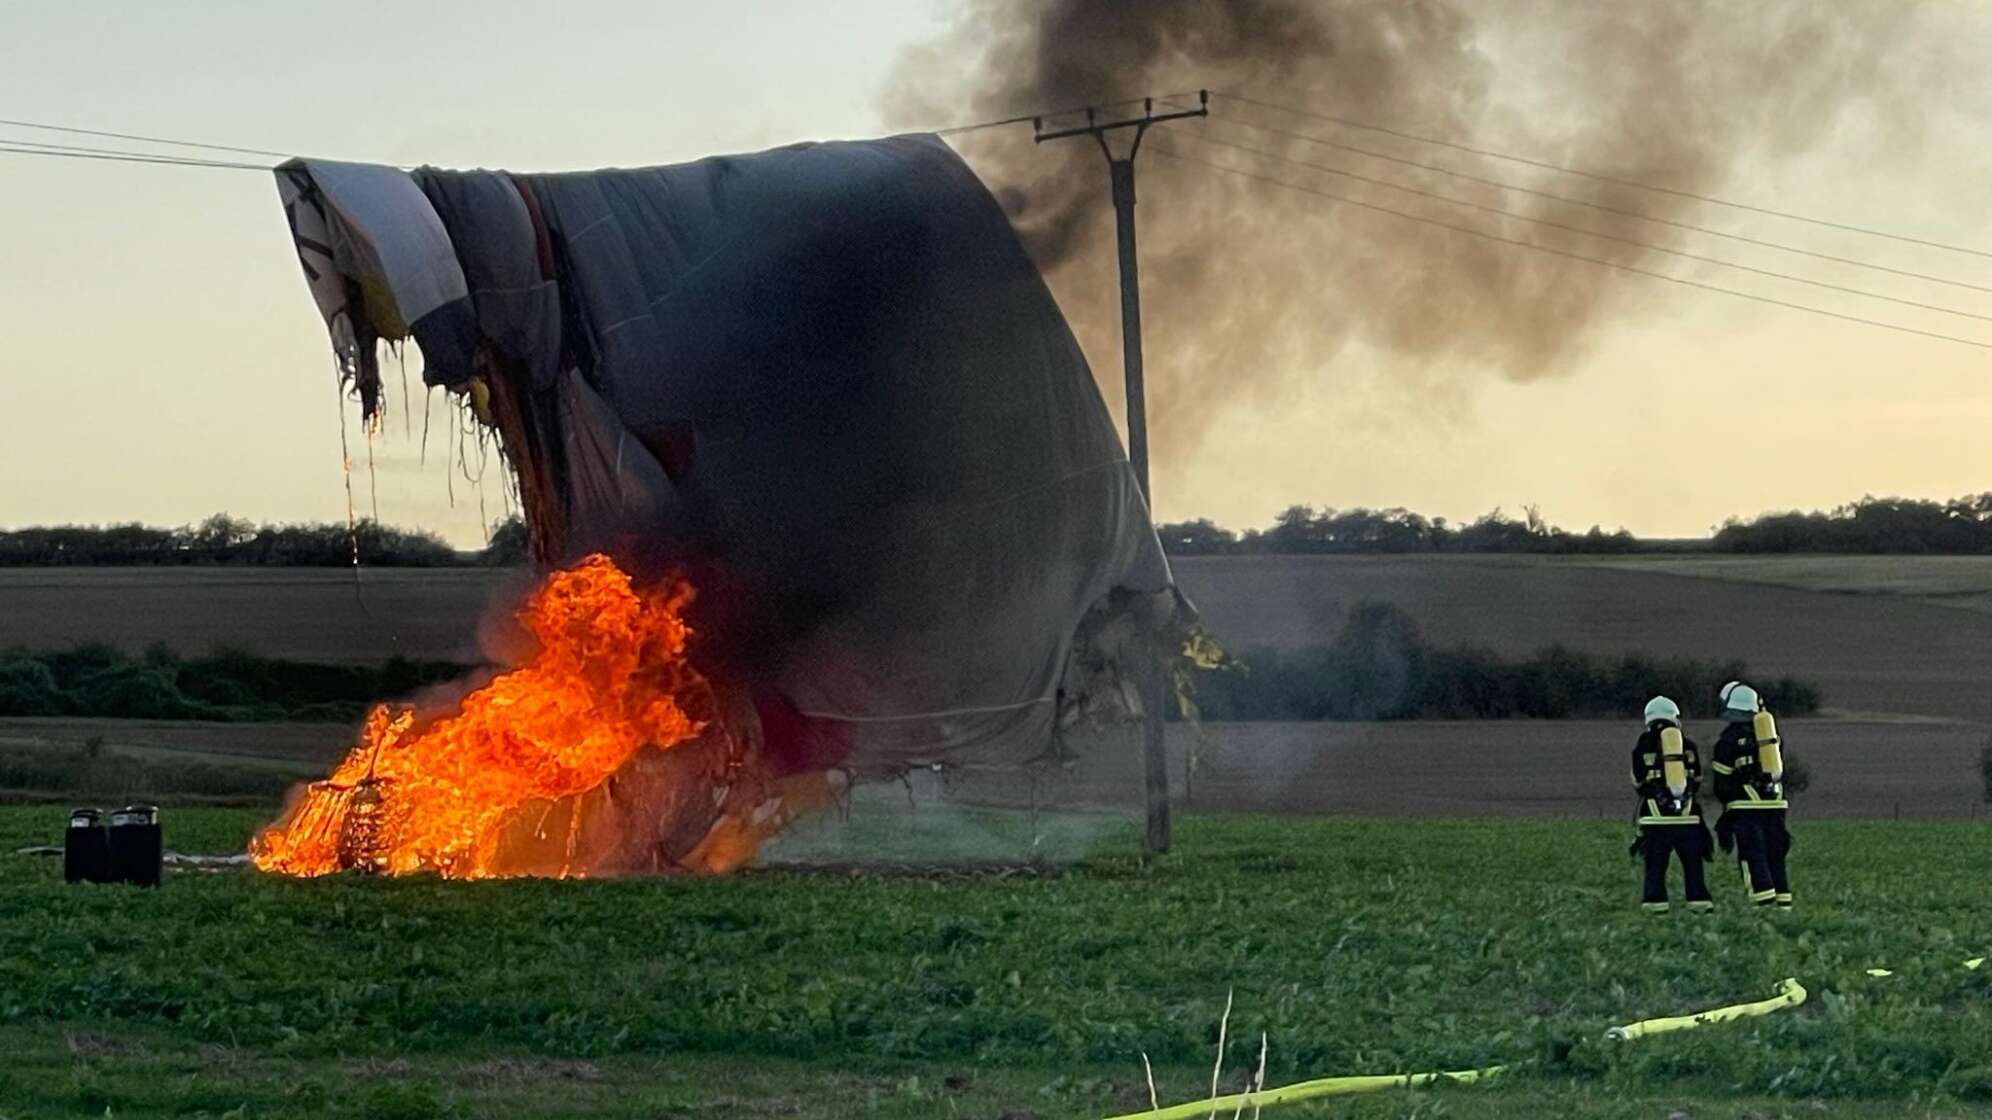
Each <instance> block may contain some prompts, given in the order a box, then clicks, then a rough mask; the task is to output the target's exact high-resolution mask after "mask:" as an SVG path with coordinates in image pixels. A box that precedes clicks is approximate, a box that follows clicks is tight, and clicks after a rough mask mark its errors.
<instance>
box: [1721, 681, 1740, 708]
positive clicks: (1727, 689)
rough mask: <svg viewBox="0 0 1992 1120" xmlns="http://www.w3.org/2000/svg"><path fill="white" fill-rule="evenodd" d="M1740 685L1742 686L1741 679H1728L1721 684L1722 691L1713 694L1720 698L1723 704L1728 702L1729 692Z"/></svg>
mask: <svg viewBox="0 0 1992 1120" xmlns="http://www.w3.org/2000/svg"><path fill="white" fill-rule="evenodd" d="M1742 686H1743V682H1742V681H1730V682H1729V683H1728V684H1726V685H1723V686H1722V691H1720V692H1718V693H1716V694H1715V696H1716V699H1718V700H1721V701H1722V702H1723V703H1724V704H1727V703H1729V694H1730V693H1732V692H1734V691H1736V690H1737V689H1738V688H1741V687H1742Z"/></svg>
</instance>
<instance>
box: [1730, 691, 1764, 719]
mask: <svg viewBox="0 0 1992 1120" xmlns="http://www.w3.org/2000/svg"><path fill="white" fill-rule="evenodd" d="M1722 704H1723V707H1724V708H1725V709H1726V710H1728V711H1732V712H1743V713H1745V714H1750V713H1754V712H1756V711H1757V710H1759V709H1760V708H1762V707H1763V706H1764V705H1763V701H1761V700H1759V699H1758V698H1757V690H1756V689H1754V688H1751V687H1750V686H1749V685H1747V684H1737V685H1732V686H1731V687H1730V688H1729V689H1728V690H1727V691H1726V692H1725V693H1724V694H1723V697H1722Z"/></svg>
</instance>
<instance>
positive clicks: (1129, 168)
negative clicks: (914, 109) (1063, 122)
mask: <svg viewBox="0 0 1992 1120" xmlns="http://www.w3.org/2000/svg"><path fill="white" fill-rule="evenodd" d="M1209 115H1210V91H1209V90H1202V91H1199V92H1198V94H1197V107H1196V108H1194V109H1179V110H1177V111H1175V112H1171V113H1164V114H1162V115H1161V116H1156V115H1155V99H1154V98H1152V97H1151V98H1148V99H1146V100H1145V101H1144V102H1143V103H1142V111H1141V115H1140V116H1138V117H1124V118H1121V119H1119V120H1109V121H1102V120H1100V114H1099V111H1098V110H1096V109H1088V110H1086V123H1085V124H1084V125H1082V126H1080V127H1077V128H1064V129H1058V130H1056V131H1053V132H1046V131H1045V130H1044V118H1042V117H1039V118H1037V120H1035V121H1034V122H1033V126H1034V128H1035V129H1036V133H1037V141H1038V143H1040V144H1042V143H1044V142H1045V141H1046V140H1063V139H1066V138H1067V137H1072V136H1091V137H1092V138H1093V139H1094V140H1097V141H1099V144H1100V151H1101V153H1102V154H1104V155H1105V156H1106V157H1107V172H1108V175H1109V177H1110V178H1111V181H1112V183H1113V192H1114V226H1115V230H1116V232H1117V234H1118V241H1119V244H1120V289H1121V358H1122V364H1123V366H1124V367H1125V368H1126V371H1127V454H1128V461H1129V463H1130V464H1131V465H1132V466H1133V467H1134V478H1135V481H1136V482H1137V483H1139V484H1140V486H1141V498H1142V500H1143V501H1144V502H1146V503H1147V504H1148V510H1149V516H1150V517H1153V516H1154V511H1155V502H1154V500H1153V497H1152V496H1151V495H1150V493H1149V489H1148V403H1147V397H1146V394H1145V392H1144V390H1143V387H1142V378H1141V271H1140V264H1139V262H1138V261H1137V260H1136V258H1135V252H1134V157H1135V155H1136V154H1137V153H1139V152H1140V151H1141V138H1142V137H1143V136H1144V135H1146V134H1147V132H1148V126H1150V125H1153V124H1160V123H1162V122H1163V121H1175V120H1183V119H1185V118H1188V117H1204V116H1209ZM1128 130H1132V131H1133V133H1134V139H1133V140H1132V141H1131V142H1130V143H1129V144H1128V146H1127V154H1126V155H1124V156H1117V155H1115V154H1114V149H1113V146H1112V145H1110V144H1108V143H1107V134H1108V133H1111V132H1125V131H1128ZM1138 671H1139V672H1140V674H1141V677H1140V681H1139V685H1140V688H1141V706H1142V709H1143V711H1142V743H1143V746H1144V748H1145V751H1146V755H1147V764H1148V765H1147V771H1148V850H1149V851H1151V852H1166V851H1168V850H1169V756H1168V752H1167V749H1166V747H1165V746H1164V743H1163V738H1162V733H1163V726H1164V725H1163V708H1164V706H1165V705H1166V704H1167V703H1168V683H1169V682H1168V680H1167V679H1166V676H1165V674H1164V672H1163V667H1162V665H1161V664H1159V663H1157V664H1148V663H1147V662H1145V661H1144V662H1143V664H1142V665H1140V666H1139V667H1138Z"/></svg>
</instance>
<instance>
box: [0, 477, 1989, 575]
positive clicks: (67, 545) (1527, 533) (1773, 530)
mask: <svg viewBox="0 0 1992 1120" xmlns="http://www.w3.org/2000/svg"><path fill="white" fill-rule="evenodd" d="M1156 533H1157V534H1158V535H1159V536H1160V537H1161V539H1162V547H1163V548H1165V549H1166V550H1168V552H1169V553H1170V554H1172V555H1176V556H1225V555H1251V554H1272V555H1307V554H1342V553H1417V552H1434V553H1447V552H1452V553H1517V552H1521V553H1545V554H1572V555H1609V554H1618V553H1628V552H1647V551H1667V552H1680V551H1690V550H1712V551H1716V552H1730V553H1793V552H1808V553H1856V554H1858V553H1880V554H1910V553H1926V554H1948V555H1973V554H1975V555H1988V554H1992V492H1987V493H1983V494H1973V495H1967V496H1965V497H1962V498H1953V499H1951V500H1950V501H1943V502H1939V501H1923V500H1916V499H1909V498H1876V497H1872V496H1869V497H1864V498H1862V499H1860V500H1859V501H1855V502H1849V503H1847V504H1846V505H1843V506H1839V507H1837V508H1835V509H1832V510H1827V511H1814V512H1810V513H1801V512H1775V513H1764V514H1760V515H1758V516H1756V517H1754V518H1751V519H1749V520H1747V521H1746V520H1743V519H1741V518H1731V519H1729V520H1728V521H1726V522H1724V523H1723V524H1722V526H1721V527H1720V528H1718V529H1717V530H1716V531H1715V533H1714V535H1713V536H1712V537H1710V538H1708V539H1706V540H1703V541H1691V542H1690V541H1659V540H1653V539H1650V538H1640V537H1635V536H1633V535H1632V534H1631V533H1630V532H1627V531H1626V530H1624V529H1616V530H1612V531H1610V532H1607V531H1606V530H1604V529H1603V528H1601V527H1599V526H1596V525H1594V526H1592V527H1591V528H1590V529H1589V530H1587V531H1585V532H1581V533H1580V532H1574V531H1571V530H1568V529H1564V528H1561V527H1560V526H1556V525H1552V524H1550V523H1549V522H1548V521H1547V520H1545V519H1544V518H1543V516H1542V513H1541V511H1540V510H1539V509H1538V508H1537V507H1535V506H1532V505H1531V506H1524V507H1523V512H1522V516H1520V517H1514V516H1510V515H1508V514H1506V513H1504V512H1503V511H1502V510H1500V509H1496V510H1494V511H1492V512H1491V513H1488V514H1486V515H1484V516H1482V517H1479V518H1477V519H1475V520H1473V521H1469V522H1463V523H1454V522H1450V521H1448V520H1447V519H1445V518H1443V517H1426V516H1424V515H1423V514H1420V513H1416V512H1413V511H1411V510H1408V509H1403V508H1399V507H1393V508H1390V509H1367V508H1356V509H1322V510H1317V509H1315V508H1314V507H1313V506H1306V505H1296V506H1289V507H1287V508H1286V509H1285V510H1282V511H1281V512H1280V514H1279V516H1277V517H1276V518H1274V519H1273V523H1272V524H1271V525H1269V526H1267V527H1266V528H1264V529H1247V530H1245V531H1244V532H1242V533H1239V532H1234V531H1233V530H1231V529H1227V528H1225V527H1223V526H1221V525H1218V524H1217V523H1216V522H1214V521H1212V520H1211V519H1209V518H1207V517H1200V518H1197V519H1195V520H1192V521H1176V522H1170V523H1168V524H1163V525H1158V526H1156ZM356 545H357V547H358V550H359V555H360V560H361V562H362V563H365V564H374V565H379V566H381V567H446V566H455V565H509V564H523V563H525V562H526V559H527V545H526V527H525V523H524V522H523V521H521V520H520V519H519V518H517V517H510V518H507V519H505V520H504V521H501V522H499V523H498V524H496V525H494V526H492V528H491V537H490V543H489V544H488V545H487V546H486V547H485V548H484V549H482V550H480V551H476V552H460V551H457V550H455V549H452V548H451V547H450V546H449V544H448V543H447V542H445V541H444V540H443V539H442V538H441V537H438V536H436V535H435V534H434V533H431V532H428V531H426V530H419V529H417V530H409V529H397V528H393V527H391V526H387V525H382V524H380V523H378V522H376V521H373V520H361V521H360V522H359V523H358V524H357V525H356V526H353V527H348V526H347V525H345V524H344V523H340V522H301V523H297V524H289V525H256V524H252V523H250V522H249V521H246V520H243V519H241V518H236V517H230V516H228V515H227V514H225V513H217V514H215V515H214V516H212V517H209V518H207V519H206V520H204V521H202V522H200V523H199V524H195V525H183V526H179V527H176V528H161V527H156V526H149V525H141V524H138V523H136V522H134V523H129V524H120V525H58V526H34V527H30V528H24V529H6V530H0V567H28V566H57V565H65V564H73V565H82V564H114V565H122V564H246V565H270V566H278V567H281V566H300V567H336V566H341V565H346V564H351V563H352V562H353V551H354V548H355V546H356Z"/></svg>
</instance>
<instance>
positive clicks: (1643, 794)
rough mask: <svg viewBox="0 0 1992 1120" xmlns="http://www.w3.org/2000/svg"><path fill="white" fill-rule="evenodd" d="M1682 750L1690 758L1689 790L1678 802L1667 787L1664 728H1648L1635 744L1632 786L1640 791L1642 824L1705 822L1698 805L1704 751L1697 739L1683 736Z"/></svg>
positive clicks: (1640, 817)
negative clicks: (1696, 743)
mask: <svg viewBox="0 0 1992 1120" xmlns="http://www.w3.org/2000/svg"><path fill="white" fill-rule="evenodd" d="M1681 750H1682V753H1683V754H1684V755H1685V756H1686V757H1685V760H1684V761H1685V763H1686V769H1687V775H1688V788H1687V792H1686V794H1684V795H1683V796H1682V797H1681V798H1680V799H1679V800H1676V799H1675V797H1674V795H1673V792H1672V791H1670V790H1669V789H1668V788H1667V776H1666V769H1665V766H1666V763H1665V761H1664V760H1663V759H1662V758H1661V757H1660V725H1659V724H1655V725H1653V726H1652V727H1649V728H1647V729H1646V731H1645V733H1644V734H1642V735H1640V737H1639V742H1638V743H1636V744H1634V745H1633V748H1632V784H1633V787H1634V788H1635V789H1637V790H1638V791H1639V823H1640V824H1641V825H1662V824H1700V823H1702V817H1701V806H1700V805H1698V804H1696V803H1695V794H1696V792H1697V790H1698V789H1699V787H1700V785H1701V771H1702V766H1701V749H1700V748H1699V747H1697V746H1695V741H1694V740H1693V739H1689V738H1687V737H1685V736H1683V737H1682V739H1681Z"/></svg>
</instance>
